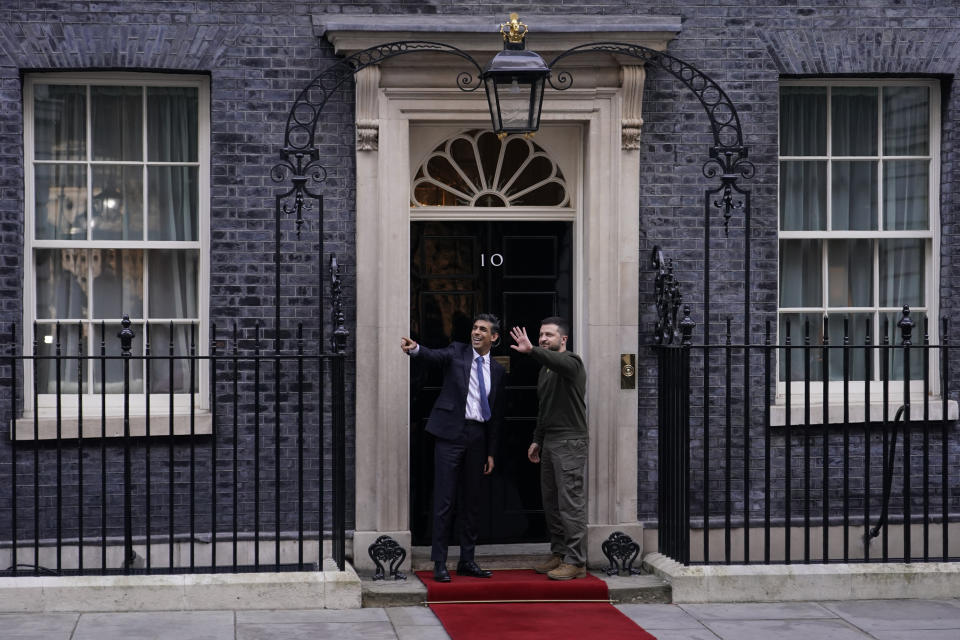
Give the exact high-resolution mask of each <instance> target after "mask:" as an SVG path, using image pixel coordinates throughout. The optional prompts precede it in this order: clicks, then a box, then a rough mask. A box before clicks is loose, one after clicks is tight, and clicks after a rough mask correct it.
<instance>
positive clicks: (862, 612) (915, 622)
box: [825, 600, 960, 638]
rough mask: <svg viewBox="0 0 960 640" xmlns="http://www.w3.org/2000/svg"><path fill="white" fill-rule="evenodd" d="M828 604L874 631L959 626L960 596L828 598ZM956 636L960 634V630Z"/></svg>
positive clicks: (837, 611) (850, 619) (827, 605)
mask: <svg viewBox="0 0 960 640" xmlns="http://www.w3.org/2000/svg"><path fill="white" fill-rule="evenodd" d="M825 606H826V607H827V608H829V609H830V610H831V611H835V612H836V613H837V615H840V616H842V617H843V618H845V619H846V620H849V621H850V622H851V623H852V624H855V625H856V626H858V627H860V628H861V629H865V630H867V631H870V632H871V633H872V632H874V631H883V632H887V631H889V630H892V629H904V630H905V629H960V601H958V600H853V601H850V602H828V603H825ZM911 637H912V636H911ZM955 638H960V633H958V634H957V635H956V636H955Z"/></svg>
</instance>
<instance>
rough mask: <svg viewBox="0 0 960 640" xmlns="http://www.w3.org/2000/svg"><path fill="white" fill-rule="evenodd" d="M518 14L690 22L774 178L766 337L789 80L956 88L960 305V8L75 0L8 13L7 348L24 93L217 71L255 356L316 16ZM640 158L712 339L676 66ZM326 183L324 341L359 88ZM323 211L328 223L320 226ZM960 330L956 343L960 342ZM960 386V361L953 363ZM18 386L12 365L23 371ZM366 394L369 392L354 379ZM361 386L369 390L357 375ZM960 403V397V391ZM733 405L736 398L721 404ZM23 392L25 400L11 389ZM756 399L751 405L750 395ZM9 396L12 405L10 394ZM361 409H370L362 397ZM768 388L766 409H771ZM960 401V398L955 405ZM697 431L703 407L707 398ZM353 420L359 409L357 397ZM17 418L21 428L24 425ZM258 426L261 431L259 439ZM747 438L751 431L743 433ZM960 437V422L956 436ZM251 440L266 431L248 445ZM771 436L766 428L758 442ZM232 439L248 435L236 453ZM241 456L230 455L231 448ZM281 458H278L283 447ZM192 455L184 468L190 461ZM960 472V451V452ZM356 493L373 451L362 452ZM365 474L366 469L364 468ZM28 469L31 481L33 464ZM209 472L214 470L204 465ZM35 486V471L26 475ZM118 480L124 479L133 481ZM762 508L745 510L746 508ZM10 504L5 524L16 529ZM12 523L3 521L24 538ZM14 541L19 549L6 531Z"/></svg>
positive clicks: (296, 268) (334, 108) (240, 317)
mask: <svg viewBox="0 0 960 640" xmlns="http://www.w3.org/2000/svg"><path fill="white" fill-rule="evenodd" d="M514 10H515V11H518V12H519V13H520V14H521V17H522V19H524V20H525V21H526V22H528V23H529V24H531V25H532V27H535V24H536V15H538V14H578V13H584V12H586V13H590V14H600V15H602V14H630V15H635V16H636V19H637V20H643V17H644V16H645V15H679V16H681V17H682V24H683V29H682V32H681V33H680V35H679V36H678V38H677V39H676V40H674V41H673V42H672V43H671V44H670V47H669V52H670V53H672V54H673V55H675V56H678V57H680V58H682V59H684V60H686V61H688V62H690V63H692V64H693V65H695V66H697V67H698V68H700V69H701V70H702V71H704V72H705V73H707V74H708V75H710V76H711V77H713V78H714V79H715V80H717V81H718V82H719V84H720V85H721V86H723V87H724V88H725V90H726V91H727V92H728V94H729V95H730V97H731V98H732V100H733V102H734V103H735V104H736V105H737V107H738V109H739V111H740V117H741V120H742V123H743V128H744V132H745V135H746V142H747V144H748V145H749V147H750V154H751V160H752V161H753V162H754V164H755V165H756V169H757V171H756V176H755V177H754V178H753V179H752V180H749V181H745V182H744V184H743V186H744V187H745V188H749V189H750V190H751V193H752V202H753V219H752V234H751V237H752V246H753V249H752V255H751V260H752V262H751V268H752V276H751V281H752V286H751V292H750V307H751V311H752V313H751V314H750V316H749V318H750V332H751V337H752V339H753V340H754V341H759V340H761V339H762V331H763V326H764V322H765V321H766V320H768V319H773V318H774V317H775V310H776V267H777V265H776V260H777V244H776V228H777V221H776V215H777V213H776V196H777V181H776V180H777V164H776V157H777V118H778V114H777V91H778V81H779V79H780V77H781V76H783V75H822V74H826V75H847V74H850V75H862V74H872V75H906V76H916V75H923V76H931V75H933V76H936V77H940V78H942V79H943V87H944V94H943V106H944V108H943V120H942V147H941V148H942V153H941V201H940V205H941V260H940V308H941V313H942V314H943V315H948V316H950V315H955V314H956V311H957V310H958V306H960V302H958V300H960V266H958V264H957V259H956V256H957V255H958V249H960V247H958V244H960V229H958V224H960V219H958V215H957V213H956V208H957V204H958V199H960V189H958V183H960V166H958V163H957V160H958V157H957V156H958V153H960V151H958V149H960V146H958V135H960V133H958V123H960V100H958V98H960V94H958V92H960V89H958V88H957V85H956V83H954V82H953V81H952V80H953V77H954V75H955V74H956V73H957V70H958V69H960V50H958V49H957V47H955V46H953V43H955V42H957V41H958V39H960V4H958V3H955V2H936V1H933V0H912V1H911V2H909V3H908V2H905V1H903V2H901V1H898V0H886V1H882V0H839V1H838V0H830V1H827V0H820V1H812V2H798V1H797V0H792V1H788V0H782V1H777V0H741V1H739V2H738V1H734V0H701V1H695V0H691V1H682V0H676V1H669V0H661V1H653V2H603V1H599V0H598V1H590V2H584V1H583V0H578V1H576V2H569V1H566V0H541V1H538V2H515V3H510V4H501V3H489V2H459V1H453V0H443V1H434V2H423V1H405V0H398V1H396V2H387V1H383V2H337V3H330V2H284V1H276V2H200V1H196V2H166V1H163V0H156V1H153V2H134V1H128V2H76V1H72V2H67V1H65V0H64V1H58V0H47V1H41V2H37V1H35V0H6V1H5V2H3V4H2V5H0V241H2V242H3V247H4V254H3V255H4V258H3V262H2V264H0V322H2V323H3V328H2V331H3V332H7V331H8V329H7V328H6V327H8V326H9V324H10V323H12V322H15V321H19V319H20V317H21V308H20V300H21V299H22V295H21V293H22V292H21V287H22V283H21V273H22V261H23V256H22V247H23V240H22V232H23V221H22V215H23V166H22V158H23V150H22V128H23V123H22V96H21V77H22V75H23V74H24V73H29V72H31V71H43V70H136V71H164V72H187V73H204V74H209V76H210V84H211V125H212V128H211V136H212V139H211V152H212V155H211V163H212V167H211V180H212V184H211V188H212V192H211V198H210V204H211V280H210V312H211V314H210V315H211V320H212V321H213V322H215V323H217V325H218V327H219V328H220V329H219V330H220V332H221V333H222V332H224V331H227V332H229V328H230V326H231V324H232V322H233V321H234V320H236V321H237V322H238V324H239V330H240V332H241V337H242V338H243V339H244V340H245V341H246V342H245V343H244V344H245V345H246V346H249V345H250V340H251V339H252V337H253V330H254V329H253V327H254V326H255V324H256V323H257V322H258V321H259V322H260V324H261V325H262V326H263V327H265V335H269V334H270V331H271V330H272V329H271V327H272V315H273V311H272V306H271V305H272V301H273V293H272V292H273V288H272V287H273V284H272V283H273V277H272V274H273V270H272V269H273V266H272V260H273V258H272V244H271V243H272V238H273V229H272V224H273V195H274V194H275V193H276V186H275V185H274V184H273V183H272V182H271V181H270V180H269V170H270V167H272V166H273V165H274V164H276V162H277V160H278V149H279V146H280V144H281V142H282V136H283V129H284V121H285V118H286V113H287V110H288V108H289V106H290V104H291V103H292V100H293V98H294V97H295V95H296V94H297V92H298V91H299V90H300V88H302V87H303V86H304V85H305V84H306V83H307V82H308V81H309V79H310V78H312V77H313V76H314V75H316V74H317V73H318V72H319V71H320V70H321V69H323V68H324V67H325V66H326V65H327V64H328V63H329V62H331V61H332V60H333V58H334V57H333V54H332V50H331V48H330V46H329V45H328V44H327V43H326V42H325V41H318V40H317V39H316V38H315V37H314V35H313V31H312V28H311V20H310V14H312V13H316V12H328V13H343V14H347V13H354V14H385V15H391V14H447V15H450V16H451V18H450V19H451V20H455V19H456V18H455V16H457V15H474V14H482V15H490V14H492V15H497V16H501V15H503V16H505V15H506V14H507V13H508V12H509V11H514ZM644 97H645V100H644V116H643V117H644V121H645V125H644V132H643V138H642V149H641V150H640V152H639V153H640V164H641V169H640V171H641V191H640V216H641V238H640V252H641V265H645V264H646V256H647V255H648V252H649V251H650V249H651V248H652V246H653V245H654V244H659V245H661V246H662V247H663V249H664V251H665V252H666V253H667V255H669V256H671V257H673V258H674V260H675V261H676V262H677V265H678V270H677V274H678V277H679V279H680V280H681V282H682V283H683V289H684V294H685V296H686V298H687V299H688V300H690V301H692V302H693V316H694V319H695V320H696V321H697V324H698V328H697V332H696V334H695V338H696V339H699V340H702V335H703V334H702V331H703V326H704V319H703V317H702V309H701V306H700V300H701V295H702V290H701V287H700V281H701V279H702V273H701V268H702V252H703V227H702V225H703V201H704V196H703V190H704V189H706V188H710V187H712V186H713V185H711V184H710V183H709V181H707V180H706V179H705V178H704V177H703V174H702V165H703V163H704V161H705V160H706V152H707V147H708V145H709V143H710V139H709V135H708V124H707V119H706V117H705V116H704V114H703V112H702V110H701V109H700V107H699V105H698V104H697V103H696V102H695V101H694V100H693V98H692V97H691V96H690V95H688V94H687V93H686V90H685V89H684V88H683V87H682V86H681V85H680V84H679V83H678V82H677V81H676V80H675V79H674V78H672V77H671V76H669V75H668V74H667V73H665V72H663V71H662V70H656V69H652V70H650V72H649V73H648V76H647V86H646V90H645V96H644ZM325 113H326V117H325V120H324V125H323V133H322V135H323V139H322V147H321V148H322V153H323V155H324V158H323V163H324V165H325V166H326V168H327V169H328V171H329V177H328V179H327V181H326V183H325V185H324V186H323V193H324V195H325V203H324V209H325V224H324V228H323V229H322V231H318V229H317V227H316V224H310V225H308V226H307V227H306V229H305V230H304V232H303V234H302V236H301V238H300V240H299V241H298V242H297V243H296V244H294V242H295V238H294V236H293V232H292V229H293V225H292V223H291V222H290V221H289V220H285V221H284V252H285V254H286V255H288V256H294V255H295V253H296V252H299V254H300V255H297V257H295V258H293V257H291V259H290V260H289V261H288V262H286V264H285V273H287V274H288V277H291V278H293V280H292V281H291V282H292V283H293V284H295V286H294V287H290V288H288V289H285V295H289V298H288V300H286V301H285V305H286V304H287V303H288V302H289V303H290V304H291V305H295V306H296V307H297V309H298V310H297V311H296V312H293V311H291V312H290V313H288V314H285V317H284V320H283V323H282V329H283V331H284V332H285V335H289V334H290V332H292V331H293V330H294V326H295V322H297V321H301V320H302V321H303V322H304V323H305V325H306V328H307V331H308V336H309V338H310V341H311V342H312V341H314V340H315V338H316V335H315V332H314V333H312V334H311V333H310V331H312V330H313V328H314V327H315V326H316V322H317V318H316V311H315V308H316V302H317V295H318V290H317V276H318V272H319V266H320V265H318V264H317V259H316V255H315V254H316V244H317V239H318V232H322V234H323V238H324V242H325V243H326V249H327V250H328V251H335V252H336V253H337V254H338V256H339V257H340V260H341V264H342V265H343V267H344V276H345V293H346V297H347V300H348V304H347V320H348V324H349V326H350V327H351V328H352V327H353V323H354V307H353V305H352V302H351V301H352V300H353V299H355V296H354V291H353V283H354V280H353V267H354V260H353V259H354V246H355V244H354V230H355V227H354V217H353V213H352V211H353V203H354V170H353V135H354V134H353V125H352V122H353V108H352V87H351V86H345V87H343V89H342V91H341V92H340V93H339V94H338V96H337V97H336V99H334V100H333V101H331V102H330V103H329V104H328V106H327V109H326V111H325ZM311 215H313V214H311ZM715 222H716V223H715V224H714V234H713V237H712V239H711V242H710V250H711V260H712V265H713V268H712V272H713V290H712V293H711V305H712V306H711V318H710V323H711V325H710V326H711V333H712V336H713V337H714V338H719V337H720V336H721V335H722V331H723V327H724V321H725V318H726V317H728V316H729V317H732V319H733V332H734V335H735V336H740V335H742V333H743V326H742V320H743V315H744V304H743V291H742V288H743V284H742V283H743V277H742V272H741V269H742V255H743V240H744V228H743V223H742V220H741V219H739V218H738V217H736V216H735V217H734V219H733V220H732V222H731V226H730V230H729V235H725V234H724V232H723V228H722V225H720V224H719V218H715ZM640 276H641V285H640V286H641V290H640V292H641V305H642V308H641V315H642V317H641V326H642V327H643V329H642V330H641V333H640V335H639V336H638V353H639V354H640V359H639V362H638V364H639V367H638V372H639V374H640V380H639V382H640V385H641V388H640V407H639V414H638V426H639V430H640V448H639V451H638V459H639V469H640V472H639V478H638V490H639V506H638V517H639V519H640V520H642V521H647V522H651V521H655V520H656V495H657V490H656V469H657V461H656V451H657V433H656V431H657V427H656V418H655V415H656V411H655V409H656V397H655V393H654V392H655V389H656V386H655V376H656V366H655V360H654V358H653V357H652V355H651V354H650V352H649V350H647V349H646V348H645V347H644V346H643V345H646V344H647V343H648V342H649V337H648V333H649V332H648V331H647V330H646V327H648V326H652V321H653V313H652V303H653V299H652V298H653V295H652V291H653V274H652V272H650V271H648V270H646V269H642V270H641V274H640ZM954 333H955V332H954ZM951 367H952V370H953V371H954V372H956V371H960V353H953V354H952V355H951ZM8 372H9V367H8V366H7V368H6V369H4V370H3V373H4V374H7V373H8ZM348 378H350V376H348ZM350 380H351V381H350V382H348V384H349V385H350V387H351V394H352V388H353V382H352V378H350ZM953 386H954V387H955V388H956V387H957V385H953ZM714 391H716V390H714ZM4 393H8V392H6V391H4ZM737 393H738V394H739V391H737ZM6 397H8V396H6ZM351 397H352V395H351ZM760 397H761V393H760V391H759V388H757V389H755V390H754V391H753V393H752V398H753V401H752V404H753V405H754V406H756V407H759V403H758V402H759V399H760ZM954 398H956V395H955V394H954ZM692 403H693V413H694V418H695V421H697V420H702V413H703V410H702V406H699V405H701V404H702V401H701V400H700V399H698V398H697V397H696V396H695V398H694V399H693V401H692ZM351 404H352V400H351ZM8 405H9V403H8V402H4V405H3V407H4V408H3V415H4V419H6V418H7V417H9V406H8ZM248 426H249V425H248ZM740 428H741V429H742V425H741V426H740ZM953 429H954V431H955V430H956V426H955V425H954V426H953ZM244 433H247V432H244ZM751 433H752V434H753V435H754V436H755V437H759V436H761V435H762V430H761V427H760V426H759V424H756V425H754V426H752V427H751ZM228 440H229V439H228ZM351 442H352V438H351ZM228 444H229V443H228V442H226V443H224V446H228ZM268 444H269V443H268ZM185 451H186V450H185V449H182V450H180V451H179V453H178V455H186V453H185ZM951 456H952V459H953V460H955V459H956V458H957V457H958V456H960V452H957V451H954V452H951ZM349 457H350V465H351V470H350V471H348V478H352V475H353V474H352V465H353V454H352V448H351V452H350V453H349ZM360 457H361V458H362V455H361V456H360ZM9 461H10V446H9V442H8V440H7V439H6V437H5V436H4V437H3V438H2V440H0V478H6V477H8V475H9ZM24 464H25V463H24V462H23V459H21V465H24ZM199 464H200V465H201V466H203V465H205V464H209V458H205V457H203V456H202V455H201V457H200V462H199ZM18 468H21V469H22V470H24V471H26V470H27V469H28V467H27V466H22V467H18ZM116 481H117V479H116V478H115V477H114V476H111V478H110V482H111V484H114V483H115V482H116ZM740 499H742V497H741V498H740ZM8 507H9V500H8V498H7V497H5V496H4V497H0V514H3V513H9V512H8V511H6V512H5V511H3V509H8ZM5 520H6V517H5V516H4V517H0V522H4V521H5ZM0 537H3V535H2V534H0Z"/></svg>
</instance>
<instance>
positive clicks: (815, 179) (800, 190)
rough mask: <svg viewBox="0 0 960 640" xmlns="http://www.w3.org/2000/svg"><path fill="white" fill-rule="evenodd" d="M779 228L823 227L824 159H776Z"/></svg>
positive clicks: (825, 204)
mask: <svg viewBox="0 0 960 640" xmlns="http://www.w3.org/2000/svg"><path fill="white" fill-rule="evenodd" d="M780 228H781V229H782V230H784V231H822V230H825V229H826V228H827V163H826V162H825V161H815V162H804V161H792V162H781V163H780Z"/></svg>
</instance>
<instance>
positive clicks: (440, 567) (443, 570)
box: [433, 562, 450, 582]
mask: <svg viewBox="0 0 960 640" xmlns="http://www.w3.org/2000/svg"><path fill="white" fill-rule="evenodd" d="M433 579H434V580H435V581H436V582H450V573H449V572H448V571H447V567H446V565H444V564H443V563H442V562H435V563H434V564H433Z"/></svg>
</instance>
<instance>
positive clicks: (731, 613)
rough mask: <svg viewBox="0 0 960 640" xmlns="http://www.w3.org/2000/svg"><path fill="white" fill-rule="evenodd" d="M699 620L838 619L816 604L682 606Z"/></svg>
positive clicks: (835, 615) (832, 613)
mask: <svg viewBox="0 0 960 640" xmlns="http://www.w3.org/2000/svg"><path fill="white" fill-rule="evenodd" d="M679 606H680V608H682V609H683V610H684V611H686V612H687V613H689V614H690V615H692V616H694V617H695V618H697V619H698V620H703V621H707V620H800V619H811V618H836V617H838V616H837V614H836V613H834V612H833V611H830V610H829V609H827V608H825V607H822V606H820V605H819V604H817V603H815V602H756V603H743V604H740V603H729V604H681V605H679Z"/></svg>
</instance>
